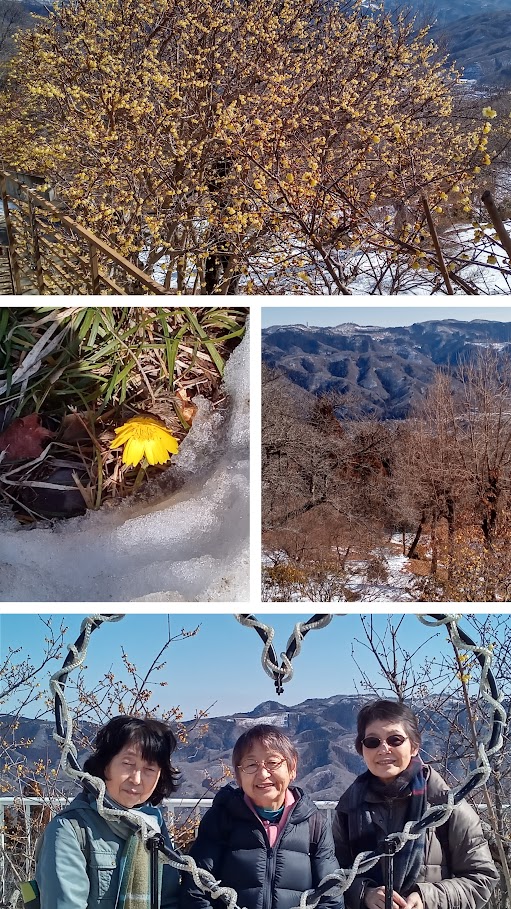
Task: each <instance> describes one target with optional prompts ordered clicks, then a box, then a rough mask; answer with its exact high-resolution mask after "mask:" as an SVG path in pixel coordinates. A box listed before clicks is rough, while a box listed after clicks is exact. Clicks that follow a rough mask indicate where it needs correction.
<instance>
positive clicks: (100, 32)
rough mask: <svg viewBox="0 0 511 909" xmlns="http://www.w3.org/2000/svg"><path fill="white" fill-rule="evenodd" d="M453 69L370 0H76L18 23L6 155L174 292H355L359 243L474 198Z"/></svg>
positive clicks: (389, 246) (396, 244)
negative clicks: (159, 270) (366, 2)
mask: <svg viewBox="0 0 511 909" xmlns="http://www.w3.org/2000/svg"><path fill="white" fill-rule="evenodd" d="M454 82H455V76H454V75H453V74H452V73H449V72H448V71H447V70H446V68H445V67H444V65H443V63H442V61H440V60H439V59H438V54H437V49H436V48H435V46H434V45H433V44H432V43H431V42H429V41H428V39H427V36H426V34H425V32H419V33H418V34H416V33H415V31H414V24H413V22H412V21H408V20H407V19H406V17H405V16H399V17H397V19H396V18H394V19H393V18H391V17H390V16H387V15H385V14H384V13H383V12H377V11H372V12H371V13H370V14H368V13H367V12H366V11H365V10H364V9H363V8H362V6H361V4H360V3H355V4H354V5H353V4H346V5H343V4H342V2H336V3H333V4H329V5H328V7H327V6H326V5H325V4H324V3H323V2H322V0H304V2H302V3H300V4H296V3H295V2H294V0H280V2H279V3H278V4H277V3H275V2H263V0H252V2H251V3H250V4H247V3H246V2H245V0H232V2H230V3H229V4H227V3H225V0H190V2H189V3H187V4H182V3H181V2H179V0H142V2H138V0H70V2H66V3H61V4H59V5H57V6H56V7H55V8H54V11H53V12H52V14H51V15H50V17H49V19H47V20H40V21H39V24H38V26H37V28H36V29H35V30H34V31H32V32H30V33H25V34H23V35H22V36H20V38H19V55H18V57H17V59H16V61H15V62H14V64H13V67H12V73H11V87H10V90H9V91H10V94H11V98H10V103H11V104H12V103H13V102H12V97H13V96H14V95H16V109H17V111H18V113H17V114H15V115H14V124H13V122H12V121H11V123H10V124H6V125H4V126H1V127H0V157H3V158H4V160H5V163H6V164H7V165H10V166H14V167H17V168H20V169H21V168H22V169H29V170H33V171H37V172H38V173H42V174H44V175H45V176H46V177H47V179H48V181H49V183H51V184H52V185H53V186H55V188H56V190H57V193H58V196H59V197H60V198H61V199H63V200H64V201H65V202H66V203H67V204H68V205H69V206H70V208H71V210H72V211H73V212H74V214H75V215H76V217H77V218H78V219H80V220H81V221H83V222H85V223H86V224H87V225H88V226H89V227H90V228H91V229H93V230H94V231H96V232H97V233H99V234H100V235H101V236H103V237H104V238H105V239H107V240H108V241H109V242H110V243H112V244H113V245H114V246H115V247H117V248H119V249H120V251H121V252H122V253H123V254H124V255H127V256H128V257H130V258H131V259H132V260H134V261H138V262H139V263H141V264H142V265H144V266H145V267H149V268H154V267H155V266H156V265H158V264H159V265H160V266H162V267H163V271H164V274H165V281H166V283H167V286H168V287H171V288H172V289H174V290H176V291H177V292H181V293H193V292H206V293H236V292H237V291H238V290H239V289H240V288H241V289H242V290H244V291H245V292H248V293H250V292H261V291H263V292H275V291H278V290H281V289H282V288H283V287H285V288H286V289H291V290H297V291H305V292H307V291H311V290H314V289H317V288H318V287H320V288H323V289H325V287H326V288H328V289H329V290H330V292H333V293H349V288H348V284H349V280H350V272H349V267H348V263H349V259H350V256H352V254H353V250H358V249H373V248H375V246H376V247H379V248H381V249H383V250H385V251H390V253H392V254H393V253H395V254H398V253H399V252H404V253H405V254H406V255H407V256H412V257H414V258H420V257H423V256H424V255H426V253H425V252H424V244H425V240H424V236H423V234H421V228H422V217H421V216H419V215H418V212H422V208H421V197H422V194H423V193H426V194H427V196H428V198H429V201H430V205H432V206H433V207H437V208H438V207H440V206H441V203H442V200H444V199H448V198H450V197H451V196H452V195H454V196H455V197H456V198H458V197H461V198H462V199H463V198H465V193H466V192H467V191H468V188H469V185H470V180H471V175H472V172H473V169H474V167H479V166H480V165H481V163H482V154H483V153H482V150H481V149H480V148H479V147H478V146H479V145H480V141H479V140H480V138H481V137H480V136H479V135H478V134H477V132H476V133H473V134H466V133H464V132H463V131H462V130H461V128H460V127H459V125H457V124H456V123H455V121H454V119H453V117H452V89H453V85H454ZM27 124H28V125H29V129H28V130H27ZM480 158H481V161H480V160H479V159H480ZM396 212H397V213H398V217H397V220H396Z"/></svg>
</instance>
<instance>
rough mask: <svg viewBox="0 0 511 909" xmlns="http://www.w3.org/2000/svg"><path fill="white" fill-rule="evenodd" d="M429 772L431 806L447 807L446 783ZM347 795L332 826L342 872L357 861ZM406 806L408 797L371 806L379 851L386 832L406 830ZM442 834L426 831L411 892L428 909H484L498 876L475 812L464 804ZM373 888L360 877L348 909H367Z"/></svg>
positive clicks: (349, 895) (349, 896)
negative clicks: (366, 894)
mask: <svg viewBox="0 0 511 909" xmlns="http://www.w3.org/2000/svg"><path fill="white" fill-rule="evenodd" d="M427 770H428V774H427V794H428V805H439V804H442V803H444V802H445V801H446V800H447V792H448V786H447V783H445V781H444V780H443V779H442V777H441V776H440V774H438V773H437V772H436V770H433V768H431V767H428V768H427ZM348 792H349V789H348V790H346V792H345V793H344V794H343V795H342V796H341V798H340V799H339V802H338V804H337V807H336V809H335V815H334V821H333V835H334V842H335V853H336V856H337V860H338V862H339V865H340V866H341V868H349V867H351V865H352V864H353V860H354V858H355V856H354V855H353V854H352V851H351V848H350V843H349V838H348V815H347V806H348V804H349V800H348ZM406 803H407V799H406V797H405V798H401V799H393V800H392V801H387V802H376V801H375V802H373V803H372V804H371V805H370V806H369V807H370V812H371V816H372V819H373V822H374V825H375V842H374V848H375V849H376V847H377V842H381V840H382V839H383V837H385V836H386V835H387V833H389V832H394V831H398V830H402V829H403V827H404V824H405V822H406V814H407V804H406ZM439 829H440V828H436V829H435V828H430V829H428V830H427V831H426V847H425V850H424V863H423V865H422V867H421V870H420V874H419V877H418V879H417V884H416V886H415V887H413V888H412V889H413V890H415V891H418V892H419V893H420V895H421V898H422V902H423V903H424V907H425V909H481V907H482V906H484V905H485V904H486V903H487V902H488V900H489V898H490V896H491V893H492V890H493V889H494V887H495V885H496V883H497V881H498V878H499V875H498V872H497V869H496V867H495V865H494V862H493V859H492V857H491V854H490V849H489V846H488V843H487V841H486V839H485V836H484V834H483V831H482V828H481V822H480V820H479V818H478V816H477V814H476V812H475V811H474V809H473V808H471V807H470V805H469V804H468V802H466V801H465V799H462V801H461V802H459V803H458V805H456V807H455V808H454V810H453V812H452V814H451V816H450V818H449V820H448V821H447V823H446V825H445V827H444V830H443V831H440V833H438V830H439ZM374 886H375V882H374V881H373V880H371V871H370V870H369V871H368V872H367V873H366V874H365V875H364V876H360V877H359V876H357V877H356V878H355V880H354V882H353V884H352V885H351V887H350V888H349V890H347V892H346V893H345V894H344V897H345V901H346V909H363V907H364V906H365V903H364V891H365V889H366V888H367V887H374ZM401 895H402V896H404V897H406V896H408V894H407V893H403V894H401Z"/></svg>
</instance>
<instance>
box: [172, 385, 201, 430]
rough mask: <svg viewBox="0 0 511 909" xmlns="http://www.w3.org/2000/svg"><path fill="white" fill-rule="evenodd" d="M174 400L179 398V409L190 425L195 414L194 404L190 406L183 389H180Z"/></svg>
mask: <svg viewBox="0 0 511 909" xmlns="http://www.w3.org/2000/svg"><path fill="white" fill-rule="evenodd" d="M176 398H179V408H180V410H181V413H182V415H183V418H184V419H185V420H186V422H187V423H189V424H190V425H191V424H192V422H193V418H194V416H195V414H196V413H197V407H196V406H195V404H192V402H191V401H190V399H189V398H188V395H187V394H186V391H185V389H184V388H180V389H179V391H177V392H176Z"/></svg>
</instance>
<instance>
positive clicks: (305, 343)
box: [262, 319, 511, 420]
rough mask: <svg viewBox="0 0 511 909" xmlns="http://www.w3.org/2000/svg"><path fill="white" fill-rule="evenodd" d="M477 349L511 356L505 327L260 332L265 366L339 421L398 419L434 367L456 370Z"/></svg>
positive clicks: (443, 324)
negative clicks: (324, 402) (325, 400)
mask: <svg viewBox="0 0 511 909" xmlns="http://www.w3.org/2000/svg"><path fill="white" fill-rule="evenodd" d="M484 348H492V349H493V350H495V351H498V352H499V353H500V354H503V353H511V322H494V321H487V320H484V319H474V320H473V321H471V322H463V321H459V320H457V319H442V320H431V321H427V322H416V323H414V324H413V325H407V326H404V327H402V328H382V327H378V326H367V325H363V326H361V325H355V324H353V323H345V324H342V325H337V326H336V327H333V328H324V327H313V326H308V325H283V326H280V325H279V326H272V327H271V328H265V329H263V332H262V357H263V362H264V363H265V364H266V366H268V367H269V368H270V369H273V370H276V371H277V372H279V373H280V374H281V375H283V376H284V377H285V378H286V379H287V380H288V383H291V386H293V385H294V386H297V387H298V388H299V389H301V390H303V391H305V392H307V393H310V394H313V395H316V396H322V395H329V396H331V397H332V398H333V400H334V406H335V411H336V414H337V416H338V417H340V418H350V417H376V418H378V419H384V420H387V419H394V420H396V419H398V420H399V419H404V418H405V417H407V416H408V415H409V414H410V412H411V410H412V408H413V407H414V406H416V405H417V404H418V403H419V402H420V401H421V399H422V398H423V397H424V395H425V392H426V390H427V388H428V386H429V385H430V384H431V382H432V381H433V379H434V377H435V374H436V372H437V370H438V368H439V367H444V368H446V367H450V368H451V369H453V370H455V368H456V366H457V365H458V364H459V363H460V362H463V361H465V360H467V359H470V358H471V357H473V356H474V354H475V353H476V352H477V351H481V350H482V349H484ZM453 381H454V382H455V383H456V378H453Z"/></svg>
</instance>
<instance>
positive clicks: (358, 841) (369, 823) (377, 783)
mask: <svg viewBox="0 0 511 909" xmlns="http://www.w3.org/2000/svg"><path fill="white" fill-rule="evenodd" d="M369 792H370V793H371V794H372V795H375V796H376V797H377V799H378V800H380V801H381V800H385V801H386V800H392V799H395V798H403V796H408V811H407V816H406V821H418V820H419V819H420V818H421V817H422V816H423V814H424V813H425V811H426V809H427V791H426V780H425V778H424V764H423V763H422V761H421V759H420V758H419V757H413V758H412V759H411V761H410V763H409V765H408V767H407V768H406V770H403V772H402V773H400V774H399V776H397V777H396V778H395V779H394V780H392V781H390V782H388V783H383V782H382V781H381V780H379V779H378V777H375V776H373V774H372V773H370V771H369V770H366V772H365V773H362V774H361V775H360V776H358V777H357V779H356V780H355V782H354V783H353V785H352V787H351V791H350V802H349V807H348V831H349V839H350V846H351V850H352V855H353V858H355V856H356V855H358V853H359V852H372V851H373V850H378V851H381V848H382V846H383V839H384V834H382V836H381V838H378V834H379V833H380V830H379V828H376V827H375V824H374V823H373V819H372V816H371V810H370V808H371V804H372V803H371V801H368V799H367V795H368V793H369ZM373 804H374V803H373ZM394 832H395V831H391V830H388V831H387V833H394ZM425 843H426V833H425V831H423V832H422V833H421V835H420V836H419V837H418V838H417V839H416V840H407V841H406V843H405V845H404V846H403V848H402V849H400V850H399V852H397V853H396V854H395V856H394V890H396V891H397V892H398V893H400V894H401V895H402V896H406V895H407V894H408V893H409V892H410V891H411V889H412V887H413V886H414V885H415V884H416V883H417V877H418V875H419V871H420V867H421V865H422V863H423V861H424V847H425ZM383 861H384V860H383V859H380V861H379V862H378V864H377V865H375V866H374V867H373V868H371V870H370V871H369V874H370V876H371V880H374V882H375V884H376V885H377V886H380V885H381V884H383V882H384V878H383Z"/></svg>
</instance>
